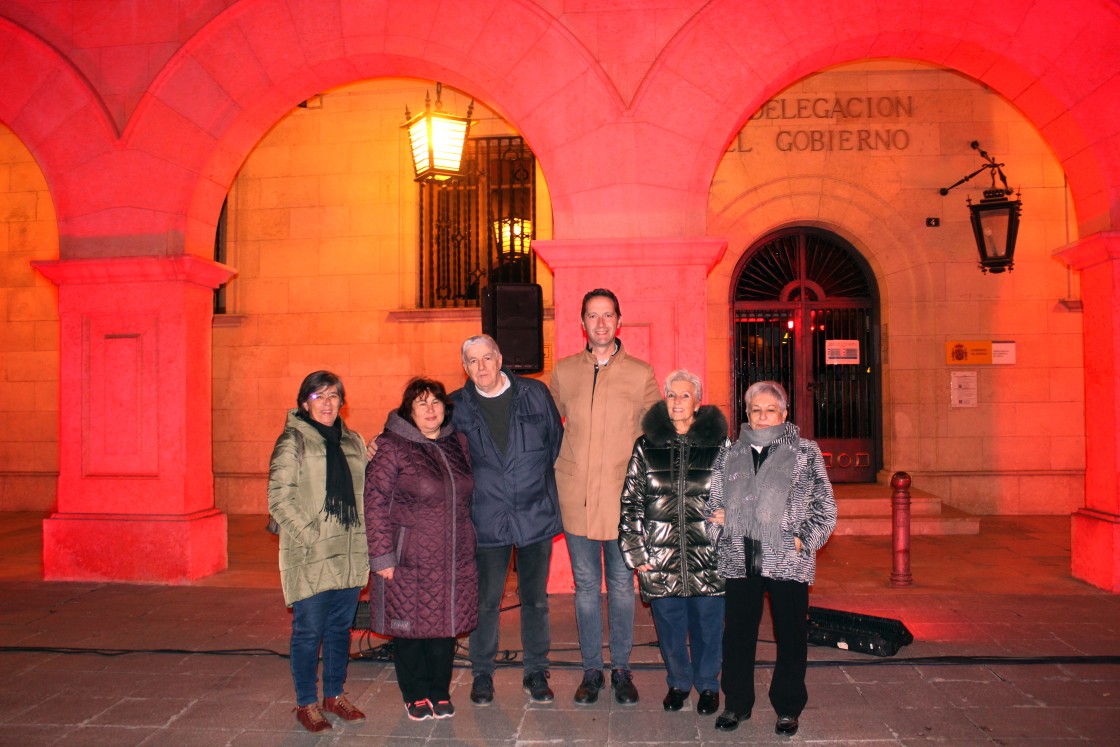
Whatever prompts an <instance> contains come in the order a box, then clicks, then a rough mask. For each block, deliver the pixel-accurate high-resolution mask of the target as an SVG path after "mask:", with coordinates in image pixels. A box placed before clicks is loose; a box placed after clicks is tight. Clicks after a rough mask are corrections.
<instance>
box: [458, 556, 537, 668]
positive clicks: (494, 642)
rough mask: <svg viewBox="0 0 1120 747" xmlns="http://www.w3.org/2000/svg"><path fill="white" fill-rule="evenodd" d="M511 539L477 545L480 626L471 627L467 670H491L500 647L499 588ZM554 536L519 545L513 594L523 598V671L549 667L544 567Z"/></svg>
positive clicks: (502, 587) (506, 570)
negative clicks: (500, 544)
mask: <svg viewBox="0 0 1120 747" xmlns="http://www.w3.org/2000/svg"><path fill="white" fill-rule="evenodd" d="M512 553H513V545H505V546H503V547H480V548H478V549H477V550H476V551H475V560H476V561H477V563H478V627H476V628H475V629H474V630H473V631H472V632H471V637H470V647H471V652H470V656H471V670H472V673H473V674H474V675H475V676H476V677H477V676H478V675H480V674H493V673H494V666H495V665H494V657H495V656H496V655H497V653H498V628H499V625H500V621H499V616H500V612H501V603H502V594H503V593H504V592H505V588H506V576H507V574H508V573H509V561H510V555H511V554H512ZM551 559H552V540H551V539H546V540H542V541H540V542H535V543H533V544H531V545H526V546H524V547H519V548H517V597H518V599H520V600H521V648H522V649H523V650H524V652H525V654H524V655H525V674H531V673H533V672H543V671H544V670H546V669H548V649H549V647H550V645H551V642H552V637H551V633H550V630H549V619H548V567H549V562H550V561H551Z"/></svg>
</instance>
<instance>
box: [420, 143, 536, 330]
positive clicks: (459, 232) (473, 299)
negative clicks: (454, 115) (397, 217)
mask: <svg viewBox="0 0 1120 747" xmlns="http://www.w3.org/2000/svg"><path fill="white" fill-rule="evenodd" d="M418 186H419V190H418V195H419V197H418V199H419V210H418V220H419V230H418V233H419V237H420V247H419V248H420V251H419V268H418V270H419V272H418V275H419V281H418V282H419V305H420V307H421V308H448V307H463V306H478V305H479V303H480V299H481V297H482V289H483V288H484V287H485V286H486V285H487V284H488V283H491V282H508V283H532V282H535V281H536V255H535V253H534V252H533V251H532V246H531V243H530V242H531V239H532V237H533V229H532V226H534V225H536V204H537V203H536V158H535V157H534V156H533V152H532V151H531V150H529V148H528V146H527V145H526V144H525V141H524V140H523V139H522V138H520V137H517V136H503V137H482V138H471V139H470V140H468V141H467V148H466V153H464V157H463V174H462V176H460V177H458V178H456V179H449V180H446V181H443V182H421V183H420V184H419V185H418ZM522 230H524V233H521V231H522Z"/></svg>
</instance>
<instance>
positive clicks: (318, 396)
mask: <svg viewBox="0 0 1120 747" xmlns="http://www.w3.org/2000/svg"><path fill="white" fill-rule="evenodd" d="M307 398H308V399H309V400H311V401H312V402H322V401H324V400H326V401H327V402H330V403H331V404H332V405H337V404H338V402H339V400H341V399H342V398H341V397H339V396H338V392H312V393H311V394H309V395H307Z"/></svg>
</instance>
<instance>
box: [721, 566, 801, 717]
mask: <svg viewBox="0 0 1120 747" xmlns="http://www.w3.org/2000/svg"><path fill="white" fill-rule="evenodd" d="M767 593H768V594H769V595H770V611H771V614H772V615H773V620H774V640H775V642H776V643H777V644H778V657H777V662H776V664H775V666H774V676H773V679H772V680H771V682H770V705H772V706H774V710H775V711H776V712H777V713H778V715H779V716H794V717H797V716H800V715H801V711H802V710H803V709H804V708H805V703H806V702H807V701H808V699H809V694H808V692H807V691H806V689H805V667H806V660H807V659H808V656H809V650H808V649H809V644H808V635H809V631H808V614H809V585H808V584H805V583H801V582H799V581H778V580H775V579H771V578H764V577H762V576H755V577H753V578H729V579H727V585H726V594H725V596H724V604H725V606H724V616H725V626H724V630H723V676H722V678H721V680H722V683H723V693H724V696H725V699H726V705H727V708H729V709H731V710H732V711H735V712H736V713H749V712H750V711H751V709H753V708H754V665H755V650H756V648H757V646H758V625H759V623H760V622H761V621H762V603H763V597H764V596H765V594H767Z"/></svg>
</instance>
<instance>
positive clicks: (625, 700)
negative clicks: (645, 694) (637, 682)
mask: <svg viewBox="0 0 1120 747" xmlns="http://www.w3.org/2000/svg"><path fill="white" fill-rule="evenodd" d="M611 689H612V690H614V702H616V703H618V704H619V705H635V704H636V703H637V702H638V688H636V687H634V676H633V675H632V674H630V670H629V669H615V670H612V671H611Z"/></svg>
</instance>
